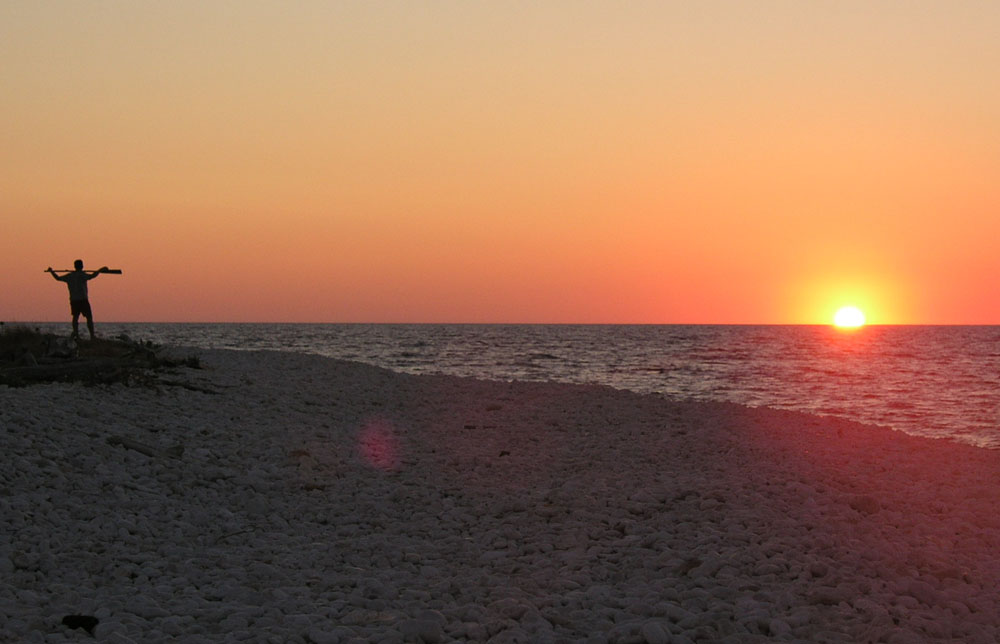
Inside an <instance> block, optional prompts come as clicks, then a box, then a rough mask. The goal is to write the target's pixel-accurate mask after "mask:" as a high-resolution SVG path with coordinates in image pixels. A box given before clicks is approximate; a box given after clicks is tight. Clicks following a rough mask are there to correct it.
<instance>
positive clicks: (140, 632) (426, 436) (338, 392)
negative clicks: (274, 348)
mask: <svg viewBox="0 0 1000 644" xmlns="http://www.w3.org/2000/svg"><path fill="white" fill-rule="evenodd" d="M199 359H200V363H201V366H202V368H201V369H191V368H184V369H178V370H177V373H176V374H174V375H171V376H170V377H169V378H163V379H161V381H160V382H159V383H157V384H153V385H151V386H141V385H134V386H124V385H120V384H119V385H98V386H83V385H80V384H46V385H36V386H31V387H23V388H8V387H0V428H2V429H0V449H2V451H3V454H4V456H3V458H2V460H0V480H2V482H3V494H2V496H0V504H2V505H0V508H2V512H0V517H2V518H0V520H2V521H3V534H4V535H5V538H4V539H3V541H2V542H0V578H2V580H3V581H2V582H0V640H3V641H25V642H61V641H67V642H69V641H74V642H75V641H80V640H81V639H83V638H88V635H87V634H86V633H85V632H83V631H82V630H80V629H71V628H69V627H68V626H66V625H64V624H63V623H62V620H63V617H64V616H67V615H83V616H93V617H95V618H97V620H98V622H97V624H96V626H95V627H94V629H93V630H94V635H95V637H96V639H97V641H101V642H119V643H127V642H130V641H131V642H221V641H249V642H299V643H306V644H309V643H312V644H322V643H327V642H429V643H433V642H454V641H492V642H578V641H583V642H623V643H624V642H634V643H642V642H649V643H657V642H670V643H682V642H733V643H736V642H770V641H787V642H887V643H892V644H895V643H906V642H972V643H975V642H982V643H984V644H986V643H990V644H992V643H995V642H997V641H1000V619H998V618H997V616H996V614H997V613H996V606H997V605H1000V516H998V513H997V512H996V508H997V505H998V501H1000V485H998V482H1000V452H997V451H994V450H986V449H981V448H976V447H971V446H968V445H961V444H957V443H954V442H950V441H945V440H932V439H927V438H920V437H914V436H908V435H906V434H902V433H900V432H896V431H892V430H889V429H886V428H881V427H876V426H870V425H862V424H859V423H854V422H850V421H845V420H838V419H833V418H822V417H817V416H810V415H807V414H803V413H798V412H791V411H778V410H772V409H763V408H760V409H758V408H749V407H743V406H739V405H735V404H729V403H717V402H688V401H677V400H670V399H667V398H664V397H662V396H658V395H640V394H636V393H631V392H627V391H621V390H616V389H612V388H610V387H601V386H588V385H570V384H555V383H523V382H493V381H482V380H474V379H469V378H458V377H451V376H414V375H404V374H398V373H394V372H391V371H388V370H385V369H381V368H377V367H372V366H368V365H364V364H360V363H354V362H347V361H340V360H334V359H329V358H323V357H318V356H306V355H300V354H293V353H281V352H249V351H244V352H238V351H213V350H205V351H201V352H199Z"/></svg>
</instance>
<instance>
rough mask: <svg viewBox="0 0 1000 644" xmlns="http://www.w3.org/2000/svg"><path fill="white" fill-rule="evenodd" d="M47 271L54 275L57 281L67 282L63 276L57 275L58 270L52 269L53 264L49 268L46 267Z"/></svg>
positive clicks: (53, 277)
mask: <svg viewBox="0 0 1000 644" xmlns="http://www.w3.org/2000/svg"><path fill="white" fill-rule="evenodd" d="M45 272H46V273H48V274H50V275H51V276H52V279H54V280H56V281H57V282H65V281H66V280H64V279H63V278H61V277H59V276H58V275H56V272H55V271H54V270H52V267H51V266H49V267H48V268H46V269H45Z"/></svg>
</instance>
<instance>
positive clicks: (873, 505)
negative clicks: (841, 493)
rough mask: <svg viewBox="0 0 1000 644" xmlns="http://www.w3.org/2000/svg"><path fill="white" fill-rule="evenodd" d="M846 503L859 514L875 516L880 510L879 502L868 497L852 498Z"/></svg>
mask: <svg viewBox="0 0 1000 644" xmlns="http://www.w3.org/2000/svg"><path fill="white" fill-rule="evenodd" d="M848 503H849V504H850V506H851V507H852V508H853V509H854V510H856V511H858V512H860V513H861V514H875V513H876V512H878V511H879V510H881V509H882V508H881V506H880V505H879V502H878V501H876V500H875V499H874V498H872V497H870V496H868V495H861V496H855V497H852V498H851V500H850V501H849V502H848Z"/></svg>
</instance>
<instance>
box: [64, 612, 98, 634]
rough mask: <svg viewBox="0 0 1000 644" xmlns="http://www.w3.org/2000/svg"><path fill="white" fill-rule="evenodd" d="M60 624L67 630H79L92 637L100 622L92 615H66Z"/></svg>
mask: <svg viewBox="0 0 1000 644" xmlns="http://www.w3.org/2000/svg"><path fill="white" fill-rule="evenodd" d="M62 623H63V624H64V625H65V626H66V627H67V628H81V629H83V630H85V631H87V632H88V633H90V634H91V635H93V634H94V629H95V628H97V625H98V624H99V623H100V620H99V619H97V618H96V617H94V616H93V615H66V616H65V617H63V618H62Z"/></svg>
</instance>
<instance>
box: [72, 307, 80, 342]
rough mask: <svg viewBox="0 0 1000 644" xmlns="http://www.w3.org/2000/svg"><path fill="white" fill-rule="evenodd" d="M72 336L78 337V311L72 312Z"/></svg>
mask: <svg viewBox="0 0 1000 644" xmlns="http://www.w3.org/2000/svg"><path fill="white" fill-rule="evenodd" d="M73 337H74V338H79V337H80V312H79V311H77V312H76V313H74V314H73Z"/></svg>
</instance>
